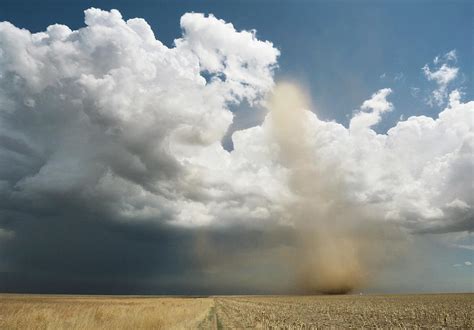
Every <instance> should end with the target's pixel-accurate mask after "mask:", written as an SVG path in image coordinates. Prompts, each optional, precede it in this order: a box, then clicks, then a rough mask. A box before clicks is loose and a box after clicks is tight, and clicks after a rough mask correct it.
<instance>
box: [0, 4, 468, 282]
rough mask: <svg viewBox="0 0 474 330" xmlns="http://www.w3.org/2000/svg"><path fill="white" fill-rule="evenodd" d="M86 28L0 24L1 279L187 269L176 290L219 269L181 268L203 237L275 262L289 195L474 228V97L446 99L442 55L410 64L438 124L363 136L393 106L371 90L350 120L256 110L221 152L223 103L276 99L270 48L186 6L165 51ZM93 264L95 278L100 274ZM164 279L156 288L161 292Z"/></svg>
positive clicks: (306, 111)
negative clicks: (432, 102) (429, 95)
mask: <svg viewBox="0 0 474 330" xmlns="http://www.w3.org/2000/svg"><path fill="white" fill-rule="evenodd" d="M85 24H86V26H85V27H83V28H81V29H78V30H71V29H70V28H68V27H67V26H64V25H58V24H56V25H52V26H49V27H48V28H47V29H46V31H44V32H40V33H31V32H29V31H27V30H24V29H20V28H17V27H15V26H14V25H12V24H10V23H8V22H3V23H0V244H2V246H3V247H4V248H3V249H1V250H0V255H1V257H2V258H3V259H4V260H5V262H2V263H0V265H1V266H2V267H3V268H5V267H6V269H9V270H15V271H23V272H28V271H30V270H31V268H34V269H35V271H43V273H42V274H43V275H44V276H45V277H46V278H47V277H48V276H49V274H50V273H48V272H52V270H54V271H55V272H57V271H58V267H59V268H60V269H61V270H62V271H64V269H70V271H71V272H72V273H74V272H83V271H84V269H93V268H97V269H100V270H102V271H103V272H107V271H111V272H113V270H114V269H117V268H118V269H120V270H121V271H125V270H124V269H125V268H128V269H132V268H133V269H134V271H135V270H136V271H137V272H140V274H144V273H147V274H156V273H157V272H158V273H160V274H164V275H163V276H165V275H166V276H169V274H173V272H174V273H176V272H181V273H184V272H186V271H189V273H186V274H187V275H186V276H187V277H186V278H185V279H183V283H185V282H187V281H188V280H189V279H190V278H194V279H195V280H196V281H199V278H200V277H199V276H204V277H202V278H201V279H202V281H203V282H200V283H201V284H202V286H206V285H209V284H208V282H206V281H205V280H204V278H205V276H207V275H203V273H201V274H200V275H199V274H197V273H195V272H194V271H197V270H200V271H202V270H203V269H204V270H205V271H206V272H208V271H209V269H213V270H215V269H218V268H219V267H218V266H216V265H212V267H211V266H209V264H208V263H207V261H206V260H204V259H205V258H204V259H200V261H199V262H202V264H199V262H196V261H193V260H194V259H193V256H195V253H198V254H199V251H208V250H209V249H208V248H206V247H205V245H206V244H202V242H203V241H206V239H209V240H210V241H214V242H218V243H216V244H217V245H219V244H220V245H219V246H221V248H222V249H223V250H226V249H225V247H222V246H225V245H226V244H230V245H231V246H232V247H233V248H232V249H228V250H226V251H229V253H236V254H239V253H241V254H239V255H241V256H242V255H243V256H247V257H248V256H249V255H252V252H250V251H253V250H258V249H259V248H262V249H263V248H264V249H270V250H271V249H275V250H276V251H279V252H278V253H280V252H281V254H282V255H286V252H285V251H287V250H286V247H287V246H288V245H291V244H292V243H291V240H292V238H291V237H290V236H291V235H289V234H288V230H289V229H288V228H292V227H294V226H295V222H296V221H298V220H297V219H295V217H294V213H293V211H292V210H291V208H288V204H289V202H294V201H295V200H298V199H299V198H301V196H306V197H308V196H309V197H311V198H312V200H313V201H314V207H315V208H317V209H319V208H323V209H324V208H325V207H327V209H328V210H331V209H332V208H334V205H336V204H337V203H341V201H343V202H344V205H345V206H348V205H350V206H351V207H350V208H347V209H348V210H354V209H360V208H363V209H364V210H365V211H364V212H362V213H364V214H365V212H368V213H370V214H371V219H372V218H373V219H372V220H374V219H376V221H379V222H381V223H390V224H394V225H396V226H399V228H402V229H403V230H407V231H410V232H420V233H426V232H433V233H448V232H464V231H472V230H474V228H473V215H474V211H473V206H474V200H473V198H474V197H473V196H474V192H473V186H472V184H470V183H469V181H470V180H469V178H470V176H471V175H472V173H473V168H474V163H473V162H474V160H473V158H472V154H473V150H474V143H473V133H472V132H473V130H474V127H473V125H474V124H473V123H474V120H473V112H474V102H472V101H470V102H463V101H462V100H461V99H462V97H461V96H462V95H461V94H460V92H458V91H457V90H454V91H450V92H449V93H448V85H449V83H450V82H451V81H452V80H453V79H454V78H455V76H456V75H457V68H453V67H451V66H449V63H451V62H453V61H455V53H454V52H453V53H452V54H450V55H448V54H449V53H448V54H447V55H445V56H444V57H443V58H442V59H438V60H436V61H435V63H434V65H435V66H436V67H438V66H439V68H438V69H436V70H435V71H432V70H431V69H430V68H429V67H426V69H424V72H425V74H426V75H427V77H428V79H431V80H433V81H435V82H436V83H437V84H438V86H439V88H438V89H439V93H441V94H442V98H443V99H444V97H445V94H446V95H449V101H448V104H447V106H446V107H445V109H443V110H442V111H441V112H440V113H439V115H438V117H437V118H430V117H426V116H415V117H410V118H408V119H406V120H402V121H400V122H398V123H397V124H396V125H395V126H394V127H392V128H391V129H389V130H388V131H387V132H386V133H383V134H381V133H377V132H375V130H374V126H375V125H377V124H378V123H379V122H380V121H381V120H382V118H383V115H384V114H385V113H387V112H389V111H392V110H393V109H395V106H394V105H393V104H392V103H391V102H390V101H389V98H390V95H391V93H392V90H391V89H390V88H384V89H381V90H379V91H377V92H375V93H374V94H373V95H372V96H371V97H370V98H369V99H368V100H366V101H364V102H363V103H362V104H361V106H360V108H359V109H358V110H357V111H356V112H355V113H354V115H353V117H352V119H351V121H350V124H349V126H348V127H345V126H343V125H341V124H339V123H336V122H332V121H324V120H321V119H320V118H318V116H317V114H315V113H314V112H312V111H311V105H310V104H304V103H298V102H296V103H293V105H292V106H294V107H296V108H297V109H296V110H297V111H299V112H298V113H299V114H300V117H299V118H304V120H299V119H298V120H296V121H294V120H295V119H294V118H293V117H291V116H290V117H288V118H287V119H285V120H286V122H285V123H284V125H282V126H281V127H282V130H281V131H280V133H279V134H275V125H274V120H275V116H274V115H272V114H271V112H270V113H269V114H268V115H267V117H266V118H265V120H264V122H263V123H262V124H261V125H257V126H255V127H251V128H248V129H244V130H239V131H236V132H234V133H233V135H232V142H233V145H234V149H233V150H232V151H227V150H225V149H224V148H223V147H222V143H221V141H222V139H223V138H224V136H225V135H226V132H227V131H228V129H229V127H230V125H231V124H232V120H233V114H232V112H231V110H230V109H231V107H232V106H235V105H238V104H240V103H242V102H248V103H249V104H257V103H259V104H265V102H262V101H264V100H265V99H266V96H267V95H268V93H269V92H271V90H272V89H273V88H274V79H273V73H274V70H275V68H276V66H277V58H278V56H279V51H278V50H277V49H276V48H275V47H274V46H273V45H272V43H271V42H269V41H261V40H258V39H257V38H256V34H255V32H254V31H237V30H236V29H235V28H234V27H233V26H232V24H230V23H226V22H224V21H222V20H220V19H217V18H215V17H214V16H212V15H209V16H205V15H202V14H196V13H192V14H185V15H183V17H182V18H181V21H180V24H181V28H182V36H181V37H180V38H178V39H176V40H175V45H174V47H171V48H169V47H167V46H165V45H163V43H161V42H160V41H159V40H157V39H156V38H155V36H154V34H153V31H152V30H151V28H150V26H149V25H148V24H147V23H146V22H145V21H144V20H142V19H137V18H135V19H129V20H124V19H123V18H122V16H121V14H120V13H119V12H118V11H116V10H112V11H102V10H99V9H93V8H91V9H88V10H86V11H85ZM442 61H445V62H442ZM450 61H451V62H450ZM441 94H440V95H441ZM446 97H447V96H446ZM436 100H437V99H436ZM285 118H286V117H285ZM288 125H289V126H288ZM291 125H293V126H291ZM294 125H296V127H299V126H298V125H300V126H301V127H300V128H301V129H296V130H295V126H294ZM285 127H286V128H285ZM288 127H290V128H291V127H292V128H291V129H287V128H288ZM295 132H296V133H295ZM295 134H298V136H295ZM282 137H284V139H282ZM301 143H303V144H304V147H302V146H301V145H300V144H301ZM288 146H290V147H291V148H287V149H285V148H286V147H288ZM292 146H294V148H293V147H292ZM285 150H286V151H285ZM294 150H296V151H297V152H296V154H295V153H293V151H294ZM302 152H303V153H304V156H301V153H302ZM300 156H301V157H300ZM295 163H297V165H298V166H295ZM305 164H308V166H307V167H306V166H303V165H305ZM300 165H301V166H300ZM301 170H303V172H302V173H309V174H314V176H309V177H307V178H305V180H308V181H311V180H320V182H318V184H316V185H315V184H309V185H306V184H304V182H298V180H301V177H302V176H301V175H300V174H301V173H300V174H298V173H296V174H295V171H296V172H298V171H301ZM304 171H306V172H304ZM295 180H296V183H295ZM341 187H344V189H340V188H341ZM321 192H324V193H325V197H324V198H322V197H319V196H320V195H319V194H320V193H321ZM308 200H309V198H308ZM336 202H337V203H336ZM290 204H291V203H290ZM318 212H320V211H318ZM323 213H324V212H322V213H321V214H323ZM325 214H326V213H325ZM349 218H350V217H344V219H345V220H344V221H350V219H349ZM278 228H286V229H285V230H283V231H284V234H281V233H280V232H279V231H278V230H277V229H278ZM266 231H272V232H278V235H276V236H275V237H277V239H276V238H273V237H272V238H271V239H268V238H266V239H262V240H258V238H259V237H260V236H259V235H260V233H262V232H266ZM105 233H107V234H105ZM229 233H233V234H229ZM102 235H104V237H106V239H105V240H104V238H103V237H102ZM226 235H228V236H226ZM248 235H250V236H248ZM70 236H74V239H72V240H70V239H69V237H70ZM221 236H222V237H226V242H225V243H226V244H224V243H222V241H221V240H219V238H218V237H221ZM203 237H205V238H206V239H203ZM245 237H256V240H258V244H257V246H254V245H252V244H254V243H248V244H249V245H248V246H243V245H242V244H240V243H239V242H242V241H244V242H245ZM46 238H47V240H48V242H49V245H48V244H45V239H46ZM88 241H90V245H88V244H89V243H87V242H88ZM132 242H140V243H136V244H135V243H132ZM196 242H198V243H199V244H197V246H198V247H200V248H199V249H196V244H195V243H196ZM48 246H54V247H55V249H54V250H55V251H63V254H61V253H59V254H58V252H55V251H52V250H51V248H49V247H48ZM62 246H67V248H64V249H61V247H62ZM120 246H127V247H130V249H129V250H128V251H124V250H123V249H121V248H120ZM249 246H250V247H252V246H253V249H251V248H250V247H249ZM95 248H97V249H98V250H99V251H101V253H99V254H95V253H94V250H95ZM7 250H8V251H15V253H11V254H8V255H6V254H5V253H4V252H2V251H7ZM195 250H196V251H195ZM26 251H34V253H31V254H30V255H29V254H28V253H27V252H26ZM81 251H82V252H81ZM232 251H234V252H232ZM282 251H283V252H282ZM2 253H3V254H2ZM84 253H87V254H88V255H89V256H90V259H84V257H83V254H84ZM137 255H140V257H136V256H137ZM263 255H265V258H266V260H272V264H278V258H276V257H275V258H273V259H272V258H269V257H268V255H266V254H263ZM278 255H280V254H278ZM249 258H250V259H251V257H249ZM249 258H244V257H242V258H236V259H235V260H247V259H249ZM178 259H179V260H180V261H179V262H178V261H176V263H174V262H175V260H178ZM103 260H111V261H110V267H106V266H100V265H101V262H103ZM60 261H61V262H62V263H61V262H60ZM74 263H76V264H74ZM196 263H198V264H196ZM222 263H223V264H226V263H225V260H223V261H222ZM53 264H54V265H53ZM73 264H74V265H73ZM223 264H221V266H222V265H223ZM8 265H9V266H8ZM80 265H82V266H83V267H82V266H80ZM253 266H255V265H253ZM48 267H49V268H48ZM68 267H69V268H68ZM81 267H82V268H81ZM222 267H224V266H222ZM222 267H221V268H220V269H222ZM224 268H225V267H224ZM227 272H228V270H227ZM228 273H229V272H228ZM230 273H232V272H230ZM205 274H208V275H209V272H208V273H205ZM89 275H90V274H89ZM89 275H88V276H89ZM90 276H92V275H90ZM166 276H165V277H160V280H161V281H163V283H165V282H166V281H167V280H169V281H171V280H170V278H169V277H166ZM229 276H230V275H229ZM155 278H157V277H156V276H155ZM143 281H145V282H146V281H148V279H143ZM171 282H172V281H171ZM171 282H170V283H171ZM175 284H176V283H175ZM144 285H145V284H144Z"/></svg>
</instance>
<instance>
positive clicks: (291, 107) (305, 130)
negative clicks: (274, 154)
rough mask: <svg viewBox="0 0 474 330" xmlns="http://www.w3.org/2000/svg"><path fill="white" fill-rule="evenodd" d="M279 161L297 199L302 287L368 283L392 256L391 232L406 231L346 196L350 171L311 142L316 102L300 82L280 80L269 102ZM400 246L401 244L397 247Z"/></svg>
mask: <svg viewBox="0 0 474 330" xmlns="http://www.w3.org/2000/svg"><path fill="white" fill-rule="evenodd" d="M268 107H269V109H270V118H271V125H272V134H273V138H274V140H275V142H276V144H277V145H278V146H279V158H280V159H279V160H280V162H281V164H282V165H283V166H285V167H286V168H287V169H288V170H289V176H288V180H289V182H288V185H289V187H290V189H291V191H292V193H293V195H294V198H292V199H291V200H289V201H287V202H286V203H285V204H286V205H285V208H286V212H287V214H288V217H289V218H290V219H291V222H292V223H293V224H294V226H295V228H296V232H297V237H298V239H297V242H296V253H297V255H296V260H297V267H296V268H297V270H296V271H297V275H296V276H295V277H296V278H297V282H298V283H297V287H298V289H299V290H303V292H305V293H327V294H343V293H348V292H351V291H353V290H355V289H359V288H362V287H364V286H366V285H368V284H369V282H370V281H371V280H373V279H374V278H375V276H376V275H377V273H378V270H380V269H381V268H382V267H383V265H384V264H385V263H386V262H387V260H388V255H390V254H391V253H389V252H388V251H389V250H390V249H392V246H390V245H391V244H394V242H397V243H396V244H398V242H399V240H398V239H391V240H390V241H391V243H390V244H388V243H387V240H386V238H387V236H388V235H391V237H395V236H397V235H399V234H400V233H399V232H398V231H397V230H396V228H393V227H389V226H388V225H387V224H386V223H383V222H381V221H377V219H374V218H373V216H371V214H372V212H371V210H370V209H369V208H368V207H367V206H363V205H362V206H361V205H358V204H356V203H354V202H351V200H350V199H349V198H348V197H347V196H346V195H345V191H346V190H345V188H344V186H345V182H344V175H345V173H338V171H337V170H335V169H334V168H331V167H329V166H327V165H325V164H323V163H322V162H321V161H320V160H319V159H318V154H317V151H316V150H314V148H313V147H312V146H310V143H309V141H310V140H309V139H308V136H309V135H310V134H311V133H312V132H311V130H310V125H308V120H309V116H308V114H309V109H310V105H309V102H308V99H307V97H306V96H305V95H304V93H303V92H302V91H301V90H300V89H299V88H298V87H297V86H295V85H294V84H290V83H281V84H278V85H277V86H276V87H275V89H274V92H273V94H272V96H271V97H270V100H269V102H268ZM395 250H396V249H395Z"/></svg>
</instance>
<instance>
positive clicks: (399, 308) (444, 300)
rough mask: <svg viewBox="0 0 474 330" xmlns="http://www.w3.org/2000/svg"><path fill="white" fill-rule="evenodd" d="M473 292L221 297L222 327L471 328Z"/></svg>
mask: <svg viewBox="0 0 474 330" xmlns="http://www.w3.org/2000/svg"><path fill="white" fill-rule="evenodd" d="M473 300H474V294H436V295H434V294H433V295H364V296H357V295H347V296H306V297H282V296H280V297H255V296H253V297H237V296H236V297H221V298H217V299H216V311H217V323H218V325H219V326H220V327H223V328H277V329H279V328H280V329H281V328H284V329H301V328H304V329H315V328H321V327H323V328H326V327H337V328H351V327H352V328H362V327H365V328H419V327H423V328H465V329H472V328H473V326H474V324H473V319H472V317H473V315H472V314H473V309H472V306H473Z"/></svg>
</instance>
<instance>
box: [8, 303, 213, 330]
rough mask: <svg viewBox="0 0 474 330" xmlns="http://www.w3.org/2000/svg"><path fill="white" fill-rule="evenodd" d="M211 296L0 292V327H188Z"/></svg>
mask: <svg viewBox="0 0 474 330" xmlns="http://www.w3.org/2000/svg"><path fill="white" fill-rule="evenodd" d="M212 307H213V299H212V298H171V297H170V298H154V297H150V298H148V297H110V296H104V297H100V296H99V297H94V296H48V295H38V296H37V295H0V329H183V328H185V329H192V328H197V327H198V326H199V325H200V324H201V323H202V322H203V320H206V319H207V318H208V315H209V313H210V311H211V310H212Z"/></svg>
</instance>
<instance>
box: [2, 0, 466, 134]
mask: <svg viewBox="0 0 474 330" xmlns="http://www.w3.org/2000/svg"><path fill="white" fill-rule="evenodd" d="M89 7H97V8H101V9H104V10H109V9H112V8H116V9H118V10H119V11H120V12H121V13H122V15H123V16H124V18H126V19H128V18H134V17H141V18H144V19H145V20H146V21H147V22H148V23H149V24H150V25H151V27H152V29H153V31H154V32H155V35H156V37H157V38H158V39H160V40H161V41H162V42H164V43H165V44H166V45H168V46H172V45H173V40H174V39H175V38H178V37H180V35H181V32H180V27H179V18H180V17H181V16H182V15H183V14H184V13H185V12H202V13H206V14H208V13H212V14H214V15H215V16H217V17H218V18H221V19H224V20H225V21H227V22H232V24H234V26H235V27H236V29H238V30H240V29H247V30H249V29H256V30H257V36H258V38H259V39H263V40H270V41H272V42H273V43H274V45H275V46H276V47H277V48H278V49H279V50H280V51H281V56H280V59H279V67H280V68H279V70H278V72H277V74H276V79H277V80H278V79H289V80H294V81H298V82H299V84H301V85H302V86H303V87H304V88H306V89H307V90H308V91H309V93H310V96H311V99H312V103H313V105H314V108H315V109H316V112H317V113H318V115H319V116H320V117H321V118H322V119H326V120H336V121H337V122H340V123H343V124H347V123H348V121H349V116H351V115H352V111H353V110H354V109H357V108H358V107H359V106H360V104H361V103H362V102H363V101H364V100H366V99H367V98H368V97H369V96H370V95H371V94H372V93H374V92H375V91H376V90H378V89H380V88H384V87H389V88H392V89H393V91H394V94H393V95H392V96H391V97H390V99H391V100H392V101H393V103H394V105H395V111H393V112H391V113H389V114H386V115H385V116H384V120H383V121H382V123H380V124H379V125H378V127H377V128H376V130H377V131H385V130H386V129H387V128H390V127H392V126H393V124H394V122H396V121H397V120H398V119H399V117H400V116H401V115H402V114H403V115H404V117H405V118H407V117H409V116H410V115H420V114H424V115H429V116H433V117H435V116H436V115H437V113H438V112H439V111H440V110H441V109H440V108H439V107H437V106H435V107H430V106H428V105H427V104H426V102H425V100H424V97H423V96H426V94H427V93H429V91H430V90H431V89H432V88H433V84H432V83H430V82H427V81H426V78H425V77H424V76H423V74H422V70H421V68H422V67H423V66H424V65H425V64H426V63H430V62H431V61H432V60H433V58H434V57H435V56H438V55H442V54H445V53H447V52H448V51H450V50H453V49H456V51H457V55H458V63H457V66H459V67H460V70H461V72H463V73H464V75H465V76H464V78H465V79H466V80H465V81H464V82H463V83H462V91H463V92H464V93H465V99H472V98H473V95H474V87H473V84H472V81H471V79H472V78H471V75H472V68H473V65H474V63H473V59H474V56H473V44H472V42H473V36H472V30H473V26H472V17H473V5H472V2H470V1H463V0H454V1H436V0H433V1H422V0H415V1H292V2H286V1H151V0H145V1H143V0H141V1H68V2H65V1H11V0H3V1H2V5H1V6H0V21H1V20H7V21H10V22H12V23H13V24H15V25H16V26H18V27H23V28H27V29H29V30H31V31H32V32H33V31H42V30H44V29H45V28H46V27H47V26H48V25H50V24H52V23H62V24H66V25H68V26H69V27H71V28H79V27H82V26H83V25H84V15H83V10H85V9H87V8H89ZM383 74H385V76H384V77H382V78H381V76H382V75H383ZM397 77H398V78H397ZM461 80H462V79H457V81H456V82H455V83H454V84H453V87H455V86H456V84H458V85H460V84H461ZM412 87H415V88H420V94H419V96H418V97H413V96H412V94H411V92H410V88H412ZM244 110H245V109H244ZM243 117H244V118H240V116H238V117H237V121H238V122H241V124H238V123H236V124H237V125H239V126H240V127H245V126H249V125H253V124H254V123H255V122H257V121H259V120H261V118H262V116H260V115H258V114H255V113H251V112H248V111H245V113H244V115H243ZM259 118H260V119H259Z"/></svg>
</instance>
